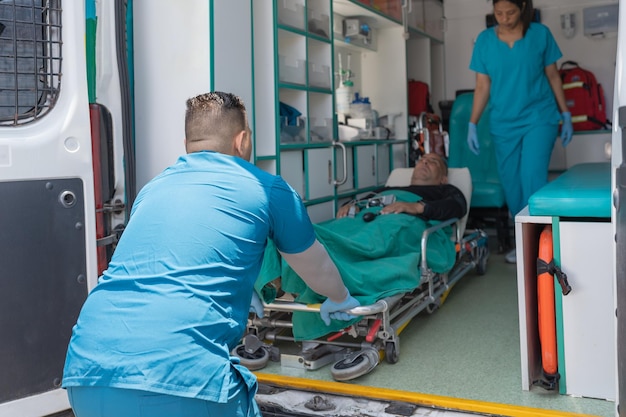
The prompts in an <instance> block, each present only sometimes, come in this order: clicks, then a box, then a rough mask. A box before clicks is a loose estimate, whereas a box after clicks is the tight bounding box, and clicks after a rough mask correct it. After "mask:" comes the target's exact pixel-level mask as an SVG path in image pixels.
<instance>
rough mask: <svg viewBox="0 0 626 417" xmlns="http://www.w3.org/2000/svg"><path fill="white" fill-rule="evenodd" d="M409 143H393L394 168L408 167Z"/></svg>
mask: <svg viewBox="0 0 626 417" xmlns="http://www.w3.org/2000/svg"><path fill="white" fill-rule="evenodd" d="M407 146H408V145H407V144H405V143H398V144H395V145H391V149H392V152H393V169H396V168H406V167H407V166H408V163H407V161H408V158H409V155H408V152H407Z"/></svg>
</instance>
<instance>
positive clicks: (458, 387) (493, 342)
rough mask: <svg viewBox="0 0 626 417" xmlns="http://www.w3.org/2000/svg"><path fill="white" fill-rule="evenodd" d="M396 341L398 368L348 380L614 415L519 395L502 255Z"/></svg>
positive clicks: (513, 309)
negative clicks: (398, 345) (398, 342)
mask: <svg viewBox="0 0 626 417" xmlns="http://www.w3.org/2000/svg"><path fill="white" fill-rule="evenodd" d="M492 247H493V246H492ZM400 340H401V342H400V360H399V362H398V363H396V364H388V363H386V362H385V361H383V362H381V363H380V364H379V365H378V366H377V367H376V368H375V369H374V370H373V371H372V372H371V373H369V374H368V375H365V376H363V377H360V378H358V379H355V380H353V381H350V382H349V383H351V384H355V385H364V386H370V387H382V388H391V389H398V390H403V391H410V392H416V393H421V394H430V395H437V396H446V397H453V398H460V399H469V400H476V401H481V402H489V403H498V404H510V405H517V406H523V407H532V408H539V409H545V410H558V411H564V412H569V413H580V414H586V415H593V416H600V417H613V416H615V411H614V410H615V404H614V403H613V402H609V401H604V400H595V399H587V398H574V397H570V396H566V395H559V394H555V393H552V392H546V391H544V390H542V389H540V388H536V389H533V390H531V391H530V392H528V391H523V390H522V388H521V387H522V384H521V370H520V347H519V326H518V306H517V283H516V269H515V265H510V264H506V263H505V262H504V256H503V255H501V254H492V255H491V257H490V259H489V262H488V267H487V274H485V275H483V276H479V275H476V274H475V273H473V272H471V273H470V274H468V275H466V276H465V277H464V278H463V279H462V280H461V281H460V282H459V283H458V284H457V285H456V286H455V287H454V288H453V290H452V291H451V293H450V295H449V296H448V298H447V300H446V301H445V303H444V304H443V305H442V306H441V308H440V309H439V310H438V311H436V312H435V313H434V314H430V315H429V314H426V313H423V314H420V315H419V316H417V317H416V318H414V319H413V320H412V322H411V323H410V324H409V325H408V326H407V328H406V329H405V330H404V331H403V332H402V333H401V335H400ZM279 346H280V345H279ZM290 347H291V348H293V346H290ZM290 347H288V346H284V347H283V349H289V348H290ZM260 372H263V373H268V374H279V375H289V376H296V377H303V378H310V379H315V380H329V381H330V380H332V376H331V374H330V370H329V369H328V367H326V368H321V369H319V370H316V371H304V370H299V369H294V368H287V367H281V365H280V364H279V363H275V362H270V364H269V365H268V366H267V367H266V368H264V369H263V370H261V371H260Z"/></svg>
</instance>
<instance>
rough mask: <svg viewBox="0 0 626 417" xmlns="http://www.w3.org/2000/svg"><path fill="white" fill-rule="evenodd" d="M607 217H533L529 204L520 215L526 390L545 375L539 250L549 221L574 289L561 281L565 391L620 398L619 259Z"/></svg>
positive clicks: (561, 369) (559, 317) (559, 301)
mask: <svg viewBox="0 0 626 417" xmlns="http://www.w3.org/2000/svg"><path fill="white" fill-rule="evenodd" d="M605 220H606V221H593V222H589V221H567V220H563V219H559V218H556V217H555V218H554V219H553V218H552V217H550V216H531V215H529V213H528V207H526V208H525V209H524V210H522V211H521V212H520V213H518V214H517V215H516V216H515V236H516V246H517V282H518V306H519V323H520V353H521V366H522V369H521V370H522V389H523V390H530V388H531V386H532V384H533V381H536V380H538V379H539V378H540V377H541V346H540V341H539V337H538V312H537V308H538V307H537V253H538V246H539V235H540V233H541V231H542V230H543V228H544V226H545V225H547V224H553V223H554V224H553V230H558V234H557V233H556V232H555V240H556V241H555V245H556V246H555V251H554V252H555V261H556V263H557V264H558V265H559V266H560V267H561V269H562V270H563V272H564V273H565V274H567V278H568V282H569V284H570V285H571V287H572V290H571V292H570V293H569V294H568V295H567V296H563V295H561V294H560V293H559V292H560V289H561V288H560V286H559V285H558V283H556V280H555V292H556V299H557V301H556V309H557V323H558V324H557V329H558V326H559V325H560V326H562V334H563V338H562V340H559V341H558V343H559V359H558V361H559V373H560V374H561V379H560V385H559V391H560V393H561V394H568V395H573V396H583V397H591V398H601V399H609V400H614V399H615V398H614V397H615V381H616V375H615V372H616V371H615V370H616V363H615V358H616V356H615V346H616V344H615V333H614V330H615V328H614V326H615V307H614V305H613V300H614V296H613V291H614V290H613V285H612V281H613V270H612V265H614V264H615V260H614V259H613V258H614V254H613V251H612V239H613V234H612V231H611V230H612V229H611V223H610V221H608V219H605ZM585 242H587V244H584V243H585ZM590 242H593V243H590ZM557 256H558V257H557ZM559 310H560V311H559ZM561 343H562V344H561ZM561 352H562V353H563V355H562V356H561Z"/></svg>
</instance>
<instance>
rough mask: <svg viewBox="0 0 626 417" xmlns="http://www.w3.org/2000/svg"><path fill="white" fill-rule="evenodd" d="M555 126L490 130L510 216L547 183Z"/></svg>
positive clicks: (556, 127) (556, 128)
mask: <svg viewBox="0 0 626 417" xmlns="http://www.w3.org/2000/svg"><path fill="white" fill-rule="evenodd" d="M558 129H559V126H558V125H543V126H529V127H527V128H524V129H517V130H516V131H514V132H511V133H510V134H509V135H507V136H497V135H493V134H492V137H493V143H494V146H495V150H496V162H497V166H498V173H499V175H500V181H501V182H502V186H503V188H504V196H505V198H506V203H507V206H508V207H509V211H510V212H511V215H512V216H513V217H515V215H516V214H517V213H518V212H519V211H521V210H522V209H523V208H524V207H526V205H527V204H528V199H529V198H530V196H531V195H533V193H535V192H536V191H537V190H539V189H540V188H541V187H543V186H544V185H546V184H547V183H548V167H549V165H550V157H551V156H552V149H553V148H554V143H555V142H556V138H557V135H558Z"/></svg>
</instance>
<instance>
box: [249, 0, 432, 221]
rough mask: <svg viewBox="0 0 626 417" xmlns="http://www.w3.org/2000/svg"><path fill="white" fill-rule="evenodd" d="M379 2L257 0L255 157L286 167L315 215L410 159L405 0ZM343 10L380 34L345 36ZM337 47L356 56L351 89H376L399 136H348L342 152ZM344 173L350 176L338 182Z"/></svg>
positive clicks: (375, 103) (273, 169)
mask: <svg viewBox="0 0 626 417" xmlns="http://www.w3.org/2000/svg"><path fill="white" fill-rule="evenodd" d="M375 3H376V4H374V2H367V1H364V2H357V1H353V0H273V1H271V2H270V1H258V2H253V3H252V8H253V13H252V17H253V20H254V21H253V25H252V27H253V31H254V33H253V39H254V54H253V57H254V58H253V59H254V62H253V64H254V65H251V67H252V68H253V79H254V82H253V88H254V94H253V97H254V107H253V109H254V113H253V114H254V118H253V120H252V122H253V126H252V128H253V131H254V141H255V143H254V161H255V164H256V165H257V166H259V167H261V168H262V169H264V170H266V171H268V172H270V173H274V174H278V175H281V176H282V177H283V178H284V179H285V180H286V181H287V182H288V183H289V184H290V185H291V186H292V187H293V188H294V189H295V190H296V191H297V192H298V193H299V194H300V196H301V197H302V199H303V200H304V202H305V204H306V205H307V209H308V210H309V214H310V215H311V217H312V218H313V219H314V221H322V220H327V219H329V218H332V217H333V215H334V212H335V208H336V205H337V204H336V201H337V200H341V199H346V198H352V197H353V196H355V195H358V194H359V193H362V192H365V191H371V190H372V189H374V188H376V187H378V186H380V185H383V184H384V183H385V181H386V180H387V177H388V175H389V172H390V171H391V169H392V168H393V167H397V166H401V167H404V166H406V165H407V157H406V155H407V152H406V148H407V143H408V137H409V132H408V117H407V71H406V68H407V55H406V40H405V37H404V28H403V26H402V22H401V16H400V14H399V11H400V7H399V5H400V4H401V3H400V1H399V0H393V1H389V2H380V1H376V2H375ZM363 4H365V5H363ZM420 7H421V8H422V9H423V8H424V6H423V4H420ZM384 10H387V11H386V12H384ZM392 10H393V11H394V13H393V16H394V17H391V18H390V17H389V16H385V15H384V13H389V15H390V16H391V15H392V13H391V11H392ZM396 15H397V16H396ZM343 16H349V17H350V16H352V17H358V18H359V19H361V20H362V21H364V22H366V23H367V24H368V25H370V27H371V29H372V33H373V36H372V37H371V38H370V39H369V40H368V41H366V42H362V45H361V46H357V45H356V44H357V43H358V42H357V43H354V42H346V41H345V38H344V36H343V34H342V29H337V27H340V28H341V27H342V23H343ZM331 17H333V18H334V28H331V21H333V19H331ZM333 53H334V55H333ZM340 55H341V56H342V58H343V59H342V61H343V62H342V65H344V68H345V66H347V61H348V59H349V60H350V63H351V68H350V69H351V70H352V71H353V73H354V77H353V81H354V92H358V93H360V95H361V96H365V97H369V99H370V101H371V102H372V108H373V109H374V110H376V111H377V114H378V116H379V117H380V118H381V119H383V120H388V122H387V124H386V126H387V127H389V128H390V129H391V130H392V131H393V133H394V134H393V136H392V137H391V138H390V139H392V141H384V140H380V141H375V140H368V141H364V142H361V143H350V144H346V149H345V154H344V152H342V150H341V149H338V148H336V147H335V146H333V140H334V139H335V138H336V133H337V127H336V116H335V93H334V88H335V86H336V85H337V82H338V79H337V78H336V77H334V74H335V73H336V72H337V71H338V70H339V68H338V65H339V59H338V58H339V56H340ZM348 57H349V58H348ZM384 116H388V117H387V118H384ZM377 142H380V143H377ZM344 172H345V182H343V183H341V184H338V181H337V180H341V179H343V177H344Z"/></svg>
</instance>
